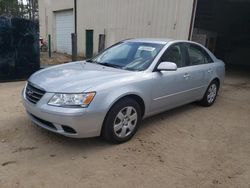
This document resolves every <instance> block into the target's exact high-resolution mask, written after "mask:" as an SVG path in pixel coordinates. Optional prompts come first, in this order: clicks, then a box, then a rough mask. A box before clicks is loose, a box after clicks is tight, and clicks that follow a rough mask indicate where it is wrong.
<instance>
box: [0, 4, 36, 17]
mask: <svg viewBox="0 0 250 188" xmlns="http://www.w3.org/2000/svg"><path fill="white" fill-rule="evenodd" d="M0 15H7V16H15V17H20V18H27V19H30V20H33V21H35V20H37V19H38V0H27V4H24V3H23V0H0Z"/></svg>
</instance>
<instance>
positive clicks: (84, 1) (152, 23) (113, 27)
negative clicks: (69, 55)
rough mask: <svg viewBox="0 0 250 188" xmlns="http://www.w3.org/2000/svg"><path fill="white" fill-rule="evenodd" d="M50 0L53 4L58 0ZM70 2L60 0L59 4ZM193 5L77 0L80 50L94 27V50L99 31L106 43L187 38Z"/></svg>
mask: <svg viewBox="0 0 250 188" xmlns="http://www.w3.org/2000/svg"><path fill="white" fill-rule="evenodd" d="M39 2H40V3H42V2H43V1H41V0H40V1H39ZM50 2H51V5H52V4H58V2H59V1H56V0H50ZM67 2H68V0H60V7H61V8H62V5H63V4H67ZM58 6H59V5H58ZM68 6H69V5H68ZM192 6H193V0H81V1H78V22H77V24H78V50H79V52H81V53H83V52H84V51H85V30H86V29H93V30H94V52H95V53H96V52H97V51H98V38H99V34H104V33H105V34H106V47H107V46H109V45H111V44H113V43H115V42H117V41H120V40H123V39H126V38H135V37H153V38H156V37H158V38H173V39H188V34H189V28H190V22H191V15H192V9H193V7H192ZM175 24H176V26H175V28H174V25H175ZM49 27H50V26H49Z"/></svg>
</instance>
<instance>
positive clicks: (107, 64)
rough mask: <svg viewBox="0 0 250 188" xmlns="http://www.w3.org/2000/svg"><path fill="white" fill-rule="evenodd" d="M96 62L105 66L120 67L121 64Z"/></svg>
mask: <svg viewBox="0 0 250 188" xmlns="http://www.w3.org/2000/svg"><path fill="white" fill-rule="evenodd" d="M98 64H99V65H103V66H106V67H113V68H121V66H119V65H114V64H111V63H98Z"/></svg>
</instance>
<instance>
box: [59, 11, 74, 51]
mask: <svg viewBox="0 0 250 188" xmlns="http://www.w3.org/2000/svg"><path fill="white" fill-rule="evenodd" d="M55 22H56V24H55V25H56V36H55V37H56V50H57V51H58V52H61V53H67V54H71V53H72V49H71V48H72V42H71V33H74V17H73V11H72V10H67V11H60V12H56V13H55Z"/></svg>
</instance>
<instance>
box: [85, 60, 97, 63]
mask: <svg viewBox="0 0 250 188" xmlns="http://www.w3.org/2000/svg"><path fill="white" fill-rule="evenodd" d="M86 62H88V63H95V61H93V60H92V59H87V60H86Z"/></svg>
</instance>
